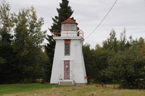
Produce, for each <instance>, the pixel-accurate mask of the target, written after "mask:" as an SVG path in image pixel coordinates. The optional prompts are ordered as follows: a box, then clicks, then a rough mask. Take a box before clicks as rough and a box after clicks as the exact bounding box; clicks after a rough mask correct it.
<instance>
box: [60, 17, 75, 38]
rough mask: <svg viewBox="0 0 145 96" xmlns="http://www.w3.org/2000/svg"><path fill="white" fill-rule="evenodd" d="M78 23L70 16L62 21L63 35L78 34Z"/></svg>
mask: <svg viewBox="0 0 145 96" xmlns="http://www.w3.org/2000/svg"><path fill="white" fill-rule="evenodd" d="M77 25H78V23H76V22H75V21H73V20H71V19H70V17H69V18H68V19H67V20H65V21H63V22H62V23H61V37H66V36H71V37H72V36H73V37H74V36H77Z"/></svg>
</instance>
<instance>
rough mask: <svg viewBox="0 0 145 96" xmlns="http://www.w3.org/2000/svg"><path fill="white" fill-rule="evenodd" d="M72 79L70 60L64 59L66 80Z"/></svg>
mask: <svg viewBox="0 0 145 96" xmlns="http://www.w3.org/2000/svg"><path fill="white" fill-rule="evenodd" d="M66 79H67V80H69V79H70V61H69V60H67V61H64V80H66Z"/></svg>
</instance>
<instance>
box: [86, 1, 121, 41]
mask: <svg viewBox="0 0 145 96" xmlns="http://www.w3.org/2000/svg"><path fill="white" fill-rule="evenodd" d="M117 1H118V0H116V1H115V2H114V4H113V6H112V7H111V8H110V10H109V11H108V13H107V14H106V15H105V17H104V18H103V20H102V21H101V22H100V23H99V25H98V26H97V27H96V28H95V29H94V30H93V32H92V33H94V32H95V30H96V29H97V28H98V27H99V26H100V25H101V23H102V22H103V21H104V20H105V18H106V17H107V15H108V14H109V13H110V11H111V10H112V9H113V7H114V5H115V4H116V3H117ZM92 33H91V34H92ZM91 34H90V35H91ZM90 35H88V36H87V37H86V38H85V39H87V38H88V37H89V36H90Z"/></svg>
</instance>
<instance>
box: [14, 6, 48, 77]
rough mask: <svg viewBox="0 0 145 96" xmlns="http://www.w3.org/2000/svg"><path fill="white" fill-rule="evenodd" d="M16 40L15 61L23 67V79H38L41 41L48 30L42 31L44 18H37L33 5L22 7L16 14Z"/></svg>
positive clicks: (20, 67)
mask: <svg viewBox="0 0 145 96" xmlns="http://www.w3.org/2000/svg"><path fill="white" fill-rule="evenodd" d="M15 24H16V27H15V29H14V31H15V34H14V36H15V42H14V43H13V46H14V51H15V53H16V59H15V62H17V64H18V67H19V69H21V72H19V74H21V80H23V79H24V78H26V79H34V80H35V79H36V73H35V67H36V66H37V64H38V62H39V57H38V56H39V54H40V52H41V45H40V44H41V43H42V42H43V40H44V38H45V33H46V31H41V27H42V25H43V24H44V20H43V18H40V19H38V20H37V16H36V11H35V10H34V8H33V6H32V7H31V10H30V9H21V10H20V12H19V13H18V15H15Z"/></svg>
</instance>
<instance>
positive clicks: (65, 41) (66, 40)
mask: <svg viewBox="0 0 145 96" xmlns="http://www.w3.org/2000/svg"><path fill="white" fill-rule="evenodd" d="M70 42H71V40H70V39H65V40H64V55H65V56H69V55H70ZM66 43H69V54H66Z"/></svg>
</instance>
